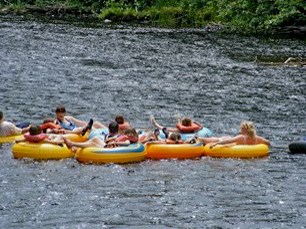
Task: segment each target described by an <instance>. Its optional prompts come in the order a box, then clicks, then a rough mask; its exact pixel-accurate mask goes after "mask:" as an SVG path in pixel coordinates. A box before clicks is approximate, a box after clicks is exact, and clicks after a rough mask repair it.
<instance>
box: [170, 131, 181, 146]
mask: <svg viewBox="0 0 306 229" xmlns="http://www.w3.org/2000/svg"><path fill="white" fill-rule="evenodd" d="M169 140H171V141H174V142H176V143H177V142H179V141H180V140H181V135H180V134H179V133H175V132H174V133H171V134H170V135H169Z"/></svg>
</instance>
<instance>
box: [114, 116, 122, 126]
mask: <svg viewBox="0 0 306 229" xmlns="http://www.w3.org/2000/svg"><path fill="white" fill-rule="evenodd" d="M115 121H116V123H118V124H123V123H124V118H123V116H122V115H117V116H116V117H115Z"/></svg>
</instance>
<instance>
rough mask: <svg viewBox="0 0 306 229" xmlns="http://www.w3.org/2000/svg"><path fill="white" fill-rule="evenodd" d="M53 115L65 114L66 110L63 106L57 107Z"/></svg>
mask: <svg viewBox="0 0 306 229" xmlns="http://www.w3.org/2000/svg"><path fill="white" fill-rule="evenodd" d="M55 113H66V108H65V107H64V106H58V107H56V109H55Z"/></svg>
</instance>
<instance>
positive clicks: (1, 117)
mask: <svg viewBox="0 0 306 229" xmlns="http://www.w3.org/2000/svg"><path fill="white" fill-rule="evenodd" d="M0 119H3V112H2V111H0Z"/></svg>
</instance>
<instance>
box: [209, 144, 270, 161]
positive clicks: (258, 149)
mask: <svg viewBox="0 0 306 229" xmlns="http://www.w3.org/2000/svg"><path fill="white" fill-rule="evenodd" d="M210 146H211V144H207V145H205V146H204V155H205V156H210V157H223V158H256V157H266V156H268V155H269V147H268V146H267V145H265V144H257V145H236V144H230V145H216V146H215V147H213V148H210Z"/></svg>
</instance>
